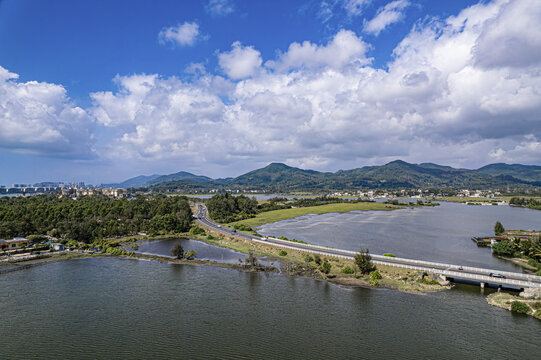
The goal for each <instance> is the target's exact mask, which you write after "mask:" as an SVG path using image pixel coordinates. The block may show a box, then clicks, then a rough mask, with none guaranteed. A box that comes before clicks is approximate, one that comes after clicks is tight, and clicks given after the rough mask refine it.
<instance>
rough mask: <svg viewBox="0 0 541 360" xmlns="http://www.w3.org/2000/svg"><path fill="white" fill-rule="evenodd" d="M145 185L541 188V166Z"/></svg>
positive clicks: (372, 169) (367, 170) (395, 169)
mask: <svg viewBox="0 0 541 360" xmlns="http://www.w3.org/2000/svg"><path fill="white" fill-rule="evenodd" d="M146 185H147V186H159V190H160V191H161V190H167V189H171V190H173V189H174V190H182V189H186V190H196V189H197V190H204V189H226V188H227V189H239V190H247V189H258V190H274V191H296V190H342V189H355V188H372V189H377V188H386V189H397V188H409V189H413V188H418V189H427V188H446V187H449V188H479V189H482V188H501V187H507V186H509V187H525V186H541V166H530V165H518V164H514V165H507V164H491V165H487V166H484V167H482V168H480V169H477V170H469V169H457V168H453V167H450V166H442V165H438V164H432V163H422V164H411V163H407V162H405V161H402V160H395V161H391V162H389V163H387V164H385V165H380V166H364V167H360V168H356V169H351V170H339V171H337V172H335V173H330V172H319V171H314V170H303V169H299V168H296V167H292V166H288V165H285V164H282V163H271V164H269V165H267V166H265V167H264V168H261V169H257V170H253V171H250V172H248V173H246V174H243V175H240V176H238V177H235V178H227V179H216V180H213V179H211V178H209V177H206V176H199V175H194V174H191V173H187V172H184V171H181V172H178V173H175V174H171V175H164V176H159V177H157V178H154V179H152V180H150V181H148V182H147V183H146Z"/></svg>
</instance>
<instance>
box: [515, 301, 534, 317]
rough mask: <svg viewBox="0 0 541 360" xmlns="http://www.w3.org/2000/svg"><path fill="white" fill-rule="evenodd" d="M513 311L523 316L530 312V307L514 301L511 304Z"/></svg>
mask: <svg viewBox="0 0 541 360" xmlns="http://www.w3.org/2000/svg"><path fill="white" fill-rule="evenodd" d="M511 311H515V312H518V313H521V314H527V313H529V312H530V307H529V306H528V305H526V304H524V303H523V302H520V301H513V302H512V303H511Z"/></svg>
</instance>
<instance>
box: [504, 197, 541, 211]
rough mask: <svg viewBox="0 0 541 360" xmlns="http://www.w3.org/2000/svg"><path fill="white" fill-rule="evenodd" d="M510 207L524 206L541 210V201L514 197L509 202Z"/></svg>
mask: <svg viewBox="0 0 541 360" xmlns="http://www.w3.org/2000/svg"><path fill="white" fill-rule="evenodd" d="M509 204H510V205H514V206H523V207H527V208H530V209H534V210H541V201H539V200H536V199H532V198H521V197H513V198H511V200H509Z"/></svg>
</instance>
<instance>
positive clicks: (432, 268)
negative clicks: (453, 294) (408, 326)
mask: <svg viewBox="0 0 541 360" xmlns="http://www.w3.org/2000/svg"><path fill="white" fill-rule="evenodd" d="M195 219H196V220H197V222H199V223H200V224H201V225H204V226H207V227H209V228H211V229H213V230H215V231H219V232H221V233H224V234H227V235H233V236H237V237H240V238H243V239H246V240H250V241H254V242H258V243H262V244H266V245H270V246H276V247H280V248H288V249H293V250H298V251H304V252H309V253H313V254H321V255H324V256H332V257H339V258H344V259H353V257H354V255H355V254H356V252H354V251H349V250H342V249H334V248H330V247H324V246H318V245H311V244H302V243H297V242H292V241H288V240H282V239H276V238H273V237H259V236H254V235H250V234H246V233H243V232H240V231H233V230H231V229H229V228H226V227H223V226H222V225H219V224H216V223H215V222H213V221H212V220H210V219H209V218H208V216H207V209H206V207H205V206H204V205H201V204H197V213H196V215H195ZM371 256H372V262H373V263H375V264H380V265H391V266H396V267H402V268H407V269H413V270H419V271H427V272H432V273H436V274H441V275H443V276H446V277H448V278H453V279H462V280H471V281H476V282H482V283H490V284H495V285H502V286H510V287H520V288H526V287H534V288H541V276H536V275H530V274H521V273H515V272H509V271H500V270H491V269H484V268H477V267H469V266H460V265H452V264H443V263H437V262H430V261H423V260H413V259H405V258H398V257H388V256H382V255H371ZM491 273H494V274H500V275H503V276H505V278H497V277H493V276H490V275H489V274H491Z"/></svg>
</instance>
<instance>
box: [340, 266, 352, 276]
mask: <svg viewBox="0 0 541 360" xmlns="http://www.w3.org/2000/svg"><path fill="white" fill-rule="evenodd" d="M342 273H343V274H353V269H352V268H350V267H349V266H346V267H345V268H343V269H342Z"/></svg>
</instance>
